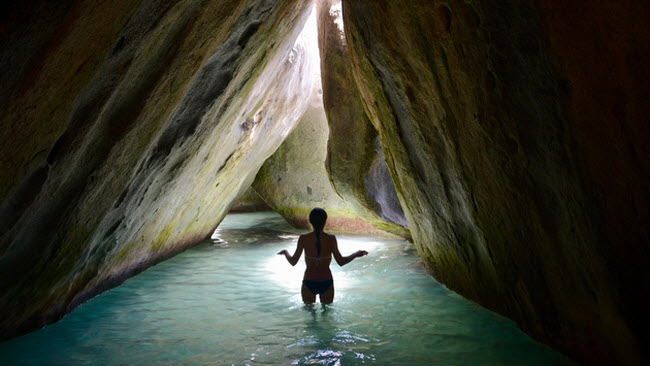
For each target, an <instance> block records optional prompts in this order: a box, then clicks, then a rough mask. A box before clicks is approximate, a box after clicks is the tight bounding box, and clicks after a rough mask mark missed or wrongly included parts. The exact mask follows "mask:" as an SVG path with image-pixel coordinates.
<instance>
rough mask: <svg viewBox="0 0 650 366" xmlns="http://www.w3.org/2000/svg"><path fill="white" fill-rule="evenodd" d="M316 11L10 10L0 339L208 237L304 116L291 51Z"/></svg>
mask: <svg viewBox="0 0 650 366" xmlns="http://www.w3.org/2000/svg"><path fill="white" fill-rule="evenodd" d="M310 9H311V2H310V1H295V0H277V1H271V0H265V1H258V0H250V1H221V2H210V1H200V0H185V1H164V0H145V1H142V2H133V1H121V2H120V1H113V2H99V3H98V2H74V1H70V2H57V4H56V6H55V5H52V4H50V2H47V1H31V2H27V3H25V4H22V5H16V6H10V7H9V10H8V15H7V17H6V19H7V20H6V21H5V20H3V24H2V27H1V29H2V32H3V34H4V35H6V37H3V41H2V42H3V43H2V53H1V54H2V58H1V59H0V62H2V70H3V74H2V78H3V79H2V89H1V92H2V94H1V95H0V98H1V99H0V106H1V107H2V110H3V111H4V113H3V114H2V116H0V126H1V127H2V128H0V131H2V132H1V133H2V134H3V135H2V141H3V143H2V144H0V157H1V159H0V163H1V164H2V165H1V169H0V197H2V205H1V207H0V225H1V226H0V228H1V230H0V235H1V237H0V256H1V257H0V310H1V311H2V313H3V314H4V315H3V317H2V319H0V339H5V338H8V337H12V336H15V335H17V334H20V333H23V332H26V331H28V330H32V329H35V328H38V327H41V326H43V325H44V324H46V323H48V322H52V321H54V320H56V319H58V318H60V317H61V316H62V315H64V314H65V313H66V312H68V311H70V310H71V309H73V308H74V307H75V306H76V305H78V304H79V303H81V302H82V301H84V300H85V299H87V298H89V297H91V296H93V295H95V294H97V293H98V292H100V291H103V290H105V289H107V288H110V287H112V286H115V285H117V284H119V283H121V282H122V281H123V280H124V279H125V278H127V277H128V276H131V275H133V274H135V273H137V272H139V271H141V270H143V269H144V268H146V267H147V266H150V265H152V264H154V263H156V262H158V261H160V260H162V259H165V258H167V257H169V256H171V255H173V254H175V253H178V252H179V251H181V250H183V249H184V248H186V247H187V246H189V245H193V244H195V243H197V242H198V241H200V240H201V239H203V238H205V237H207V236H209V235H210V233H211V232H212V231H213V230H214V228H215V227H216V225H217V224H218V223H219V222H220V220H221V218H222V217H223V216H224V215H225V213H226V212H227V210H228V208H229V206H230V204H231V203H232V201H233V200H234V199H235V198H236V197H237V196H238V194H239V193H240V191H241V190H243V189H245V188H247V187H249V186H250V184H251V183H252V180H253V178H254V176H255V173H256V172H257V170H258V169H259V167H260V166H261V165H262V163H263V162H264V160H265V159H266V158H268V156H270V155H271V154H272V153H273V151H274V150H275V149H277V147H278V146H279V145H280V143H281V142H282V140H283V139H284V138H285V137H286V136H287V135H288V133H289V132H290V131H291V129H292V128H293V126H294V125H295V123H296V122H297V120H298V118H299V116H300V115H302V113H303V112H304V110H305V108H306V107H307V105H308V102H309V100H308V99H307V98H305V97H304V95H305V94H308V92H309V91H311V88H312V85H313V80H312V79H311V72H310V70H309V67H308V65H309V64H310V63H309V62H308V60H309V58H310V57H312V56H313V55H310V54H309V51H308V50H307V49H305V48H304V47H303V46H302V45H301V44H300V43H299V42H298V43H296V42H295V41H296V39H297V38H298V35H299V32H300V31H301V29H302V25H303V24H304V23H305V21H306V18H307V15H308V14H309V10H310ZM49 11H53V13H52V14H54V15H52V16H50V15H49V13H48V12H49ZM24 45H26V46H24ZM315 56H316V57H318V55H317V54H316V55H315ZM4 70H8V71H9V72H7V73H5V72H4Z"/></svg>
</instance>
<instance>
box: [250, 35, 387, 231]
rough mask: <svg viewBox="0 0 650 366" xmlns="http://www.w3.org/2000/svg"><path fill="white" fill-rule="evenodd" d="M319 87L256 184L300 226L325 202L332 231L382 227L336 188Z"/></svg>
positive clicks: (265, 198) (323, 205)
mask: <svg viewBox="0 0 650 366" xmlns="http://www.w3.org/2000/svg"><path fill="white" fill-rule="evenodd" d="M314 36H315V34H314ZM315 88H316V89H315V90H314V92H313V94H312V99H311V103H310V105H309V108H308V109H307V111H306V112H305V114H304V115H303V116H302V118H301V119H300V121H299V123H298V125H297V126H296V127H295V129H294V130H293V131H292V132H291V134H289V136H288V137H287V139H286V140H285V141H284V142H283V143H282V145H281V146H280V148H278V150H277V151H276V152H275V153H274V154H273V155H272V156H271V157H270V158H269V159H268V160H266V162H264V165H263V166H262V168H261V169H260V170H259V172H258V173H257V176H256V177H255V181H254V182H253V188H254V189H255V191H256V192H257V193H258V194H259V195H260V196H261V197H262V198H263V199H264V201H265V202H266V203H267V204H268V205H269V206H271V207H272V208H273V210H274V211H276V212H278V213H280V214H281V215H282V217H284V218H285V219H286V220H287V222H289V223H290V224H291V225H293V226H294V227H298V228H310V227H311V226H310V225H309V221H308V218H309V213H310V212H311V210H312V209H313V208H314V207H322V208H324V209H325V210H326V211H327V216H328V218H327V224H326V227H325V228H326V230H328V231H335V232H357V233H359V232H366V233H368V232H379V230H377V229H376V228H374V227H373V226H371V225H369V224H367V223H365V222H364V221H363V220H361V219H360V218H359V217H358V216H357V215H356V213H355V212H354V211H353V210H352V209H350V208H349V207H348V205H347V203H346V202H345V201H343V199H341V197H339V195H338V194H337V193H336V192H335V191H334V188H333V187H332V184H331V182H330V180H329V178H328V173H327V170H326V169H325V159H326V156H327V141H328V137H329V130H328V128H327V120H326V117H325V111H324V110H323V99H322V93H321V91H320V90H319V89H318V85H315Z"/></svg>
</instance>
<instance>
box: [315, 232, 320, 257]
mask: <svg viewBox="0 0 650 366" xmlns="http://www.w3.org/2000/svg"><path fill="white" fill-rule="evenodd" d="M314 232H315V233H316V250H317V251H318V255H319V256H320V230H318V229H314Z"/></svg>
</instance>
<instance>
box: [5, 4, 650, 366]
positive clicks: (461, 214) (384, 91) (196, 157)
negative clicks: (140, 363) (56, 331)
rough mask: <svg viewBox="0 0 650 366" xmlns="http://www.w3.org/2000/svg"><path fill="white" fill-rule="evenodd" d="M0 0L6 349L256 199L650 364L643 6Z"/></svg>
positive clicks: (607, 356) (578, 346)
mask: <svg viewBox="0 0 650 366" xmlns="http://www.w3.org/2000/svg"><path fill="white" fill-rule="evenodd" d="M3 8H4V9H3V10H4V11H3V14H4V16H3V19H2V21H1V22H0V24H2V28H1V29H2V34H3V37H2V45H1V50H2V52H1V54H0V65H1V66H2V73H1V76H0V77H1V78H2V79H1V80H2V81H1V83H0V88H1V89H0V105H1V106H2V110H3V115H2V116H1V117H0V121H1V122H0V123H1V126H2V129H0V134H1V135H2V144H1V145H0V157H1V159H0V162H1V169H0V174H2V176H1V178H0V197H2V199H1V201H0V202H1V205H0V309H1V310H2V314H3V317H2V318H1V319H0V341H6V340H9V339H12V338H14V337H17V336H20V335H23V334H26V333H28V332H32V331H35V330H37V329H39V328H42V327H44V326H45V325H48V324H51V323H54V322H56V321H58V320H59V319H61V318H62V317H63V316H65V315H66V314H68V313H70V312H71V311H73V310H74V309H75V308H76V307H78V306H79V305H80V304H82V303H84V302H86V301H88V300H89V299H91V298H93V297H95V296H96V295H98V294H101V293H103V292H105V291H107V290H109V289H112V288H115V287H117V286H119V285H120V284H122V283H123V282H124V281H125V280H127V279H128V278H130V277H133V276H135V275H137V274H138V273H140V272H142V271H144V270H145V269H147V268H149V267H151V266H153V265H155V264H157V263H160V262H162V261H165V260H167V259H170V258H172V257H174V256H175V255H177V254H179V253H181V252H183V251H185V250H186V249H188V248H191V247H194V246H196V245H197V244H198V243H200V242H201V241H203V240H205V239H206V238H210V237H211V235H213V233H214V232H215V229H216V228H217V227H218V226H219V224H220V222H221V221H222V220H223V218H224V217H225V216H226V214H227V213H228V212H229V210H230V209H231V208H232V207H233V205H235V203H236V202H241V200H238V198H241V197H242V195H245V194H248V196H249V197H258V196H257V195H259V197H261V199H262V200H263V201H264V202H263V203H262V204H264V205H268V206H269V207H270V208H272V209H273V210H274V211H276V212H278V213H279V214H281V215H282V217H284V219H286V221H287V222H288V223H290V224H291V225H292V226H293V227H296V228H307V227H308V223H307V221H306V219H307V215H308V214H309V210H311V209H312V208H313V207H315V206H321V207H326V208H327V210H328V214H329V218H328V228H329V230H332V231H333V232H340V233H364V234H377V233H379V234H381V235H384V234H386V233H388V234H390V235H392V236H395V237H401V238H404V239H407V240H409V241H410V242H412V245H413V246H414V248H415V250H416V251H417V254H418V256H419V257H420V258H421V260H422V262H423V263H424V266H425V267H426V270H427V272H428V273H429V274H430V275H431V276H433V278H435V280H436V281H438V282H440V283H441V284H444V285H445V286H446V287H448V288H449V289H451V290H453V291H455V292H456V293H458V294H460V295H462V296H463V297H465V298H466V299H469V300H471V301H473V302H476V303H477V304H479V305H481V306H483V307H485V308H487V309H489V310H491V311H493V312H495V313H498V314H500V315H502V316H505V317H507V318H509V319H511V320H512V321H514V322H515V323H516V324H517V326H518V327H519V328H520V329H521V330H522V331H523V332H525V333H526V334H528V335H529V336H530V337H532V338H534V339H535V340H537V341H539V342H542V343H544V344H547V345H549V346H550V347H552V348H553V349H555V350H557V351H559V352H561V353H563V354H565V355H567V356H568V357H570V358H571V359H573V360H575V361H577V362H579V363H583V364H603V365H610V364H611V365H613V364H625V365H642V364H648V362H650V360H649V354H648V351H647V347H646V345H647V335H646V334H647V330H646V329H645V326H646V324H648V323H650V322H649V319H648V315H647V308H648V307H649V306H650V303H649V302H648V296H647V295H648V294H650V270H649V269H648V265H649V264H650V263H649V262H650V254H649V247H648V243H649V240H648V213H649V203H650V197H649V194H648V182H650V179H649V177H648V172H649V169H648V162H649V161H650V159H648V157H649V156H650V155H649V152H648V149H649V148H650V141H649V136H650V134H649V133H648V116H649V115H650V111H649V106H650V100H649V96H650V68H649V67H648V66H647V65H646V60H647V59H648V58H649V57H650V47H648V44H650V33H648V32H647V30H646V28H647V26H648V23H649V21H648V20H649V19H650V17H649V15H650V3H644V2H642V3H639V2H632V1H619V2H592V3H588V4H582V3H577V2H569V3H566V2H564V3H563V2H558V1H506V2H494V3H485V2H478V1H453V0H449V1H437V0H434V1H424V0H410V1H403V0H396V1H392V0H391V1H388V0H385V1H384V0H382V1H377V0H342V1H340V0H221V1H207V0H181V1H169V0H141V1H124V0H115V1H110V2H83V1H74V0H66V1H60V2H52V1H45V0H28V1H24V2H14V3H7V4H5V5H3ZM643 131H646V132H643ZM251 200H252V201H255V198H251ZM388 234H386V235H388ZM420 321H421V322H423V323H426V322H427V321H428V320H427V319H420Z"/></svg>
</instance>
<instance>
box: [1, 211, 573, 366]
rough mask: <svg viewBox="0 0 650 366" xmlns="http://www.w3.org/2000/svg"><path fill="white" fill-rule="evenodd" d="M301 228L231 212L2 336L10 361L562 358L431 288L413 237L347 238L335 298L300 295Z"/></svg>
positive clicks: (494, 361) (272, 217)
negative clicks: (196, 241)
mask: <svg viewBox="0 0 650 366" xmlns="http://www.w3.org/2000/svg"><path fill="white" fill-rule="evenodd" d="M298 233H299V232H297V231H296V230H294V229H292V228H291V227H290V226H288V225H287V224H286V223H285V222H284V220H283V219H282V218H281V217H280V216H279V215H277V214H275V213H270V212H269V213H253V214H234V215H229V216H228V217H227V218H226V219H225V220H224V222H223V223H222V224H221V225H220V226H219V229H218V230H217V231H216V232H215V234H214V235H213V236H212V238H211V239H209V240H207V241H206V242H204V243H203V244H201V245H199V246H197V247H195V248H193V249H191V250H188V251H186V252H184V253H182V254H180V255H178V256H176V257H174V258H172V259H170V260H167V261H165V262H163V263H160V264H159V265H156V266H154V267H152V268H150V269H148V270H146V271H145V272H143V273H141V274H139V275H138V276H136V277H134V278H131V279H129V280H128V281H126V282H125V283H124V284H123V285H122V286H120V287H118V288H115V289H112V290H110V291H108V292H106V293H104V294H102V295H100V296H98V297H96V298H94V299H92V300H91V301H89V302H87V303H85V304H83V305H82V306H80V307H79V308H77V309H76V310H75V311H74V312H73V313H71V314H69V315H68V316H66V317H65V318H64V319H63V320H61V321H59V322H58V323H55V324H53V325H50V326H48V327H46V328H44V329H41V330H40V331H37V332H34V333H31V334H28V335H26V336H23V337H20V338H16V339H12V340H9V341H7V342H4V343H0V361H1V362H0V363H1V364H3V365H5V364H8V365H75V364H106V365H131V364H157V365H179V364H183V365H194V364H199V365H258V364H270V365H290V364H293V365H311V364H318V365H357V364H382V365H383V364H398V365H399V364H401V365H504V364H526V365H549V364H553V365H561V364H570V361H568V360H567V359H566V358H565V357H564V356H562V355H560V354H558V353H556V352H554V351H552V350H550V349H548V348H547V347H545V346H543V345H541V344H539V343H536V342H534V341H533V340H531V339H530V338H528V337H526V336H525V335H524V334H522V333H521V332H519V331H518V330H517V329H516V327H515V325H514V324H513V323H512V322H510V321H508V320H506V319H504V318H502V317H499V316H497V315H495V314H493V313H491V312H489V311H487V310H485V309H483V308H481V307H479V306H478V305H476V304H474V303H471V302H469V301H467V300H465V299H463V298H461V297H460V296H458V295H456V294H454V293H452V292H450V291H449V290H447V289H446V288H445V287H443V286H440V285H439V284H437V283H436V282H435V281H434V280H433V279H432V278H431V277H430V276H429V275H427V274H426V272H425V271H424V269H423V267H422V264H421V262H420V260H419V259H418V257H417V255H416V253H415V251H414V249H413V247H412V245H410V244H409V243H407V242H405V241H402V240H398V239H386V238H377V237H366V236H340V237H339V246H340V249H341V252H342V253H343V254H344V255H346V254H349V253H351V252H353V251H356V250H357V249H365V250H368V251H369V252H370V254H369V255H368V256H367V257H363V258H360V259H358V260H355V261H354V262H352V263H350V264H348V265H346V266H345V267H344V268H339V267H338V266H337V265H336V264H335V263H333V267H332V269H333V270H332V272H333V274H334V283H335V289H336V296H335V299H334V304H332V305H331V306H321V305H320V304H315V305H309V306H306V305H304V304H302V302H301V298H300V283H301V280H302V272H303V271H304V262H303V260H302V259H301V261H300V262H299V264H298V265H296V267H291V266H290V265H289V264H288V263H287V262H286V260H285V259H283V258H282V257H280V256H277V255H275V254H276V253H277V252H278V251H280V250H281V249H283V248H287V249H288V250H289V251H293V250H294V249H295V242H296V239H297V234H298Z"/></svg>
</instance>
